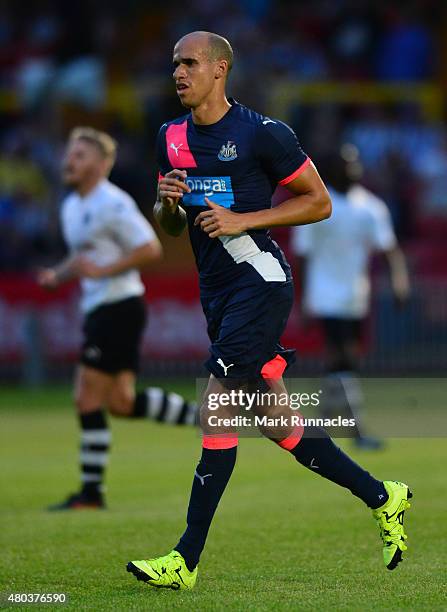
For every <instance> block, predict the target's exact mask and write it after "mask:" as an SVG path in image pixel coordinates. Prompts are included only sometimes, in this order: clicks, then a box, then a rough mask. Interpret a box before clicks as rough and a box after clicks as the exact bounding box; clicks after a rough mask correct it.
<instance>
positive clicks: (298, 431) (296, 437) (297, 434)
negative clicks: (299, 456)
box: [277, 425, 304, 451]
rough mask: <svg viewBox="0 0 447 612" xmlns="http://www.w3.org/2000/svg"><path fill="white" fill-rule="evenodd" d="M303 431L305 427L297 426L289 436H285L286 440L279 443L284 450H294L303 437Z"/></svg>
mask: <svg viewBox="0 0 447 612" xmlns="http://www.w3.org/2000/svg"><path fill="white" fill-rule="evenodd" d="M303 433H304V427H303V426H302V425H299V426H297V427H295V429H294V430H293V431H292V433H291V434H290V435H289V436H287V438H284V440H281V442H278V443H277V444H278V446H280V447H281V448H283V449H284V450H287V451H292V450H293V449H294V448H295V446H297V445H298V444H299V443H300V440H301V438H302V437H303Z"/></svg>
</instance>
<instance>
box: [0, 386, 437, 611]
mask: <svg viewBox="0 0 447 612" xmlns="http://www.w3.org/2000/svg"><path fill="white" fill-rule="evenodd" d="M170 386H171V387H173V388H175V385H172V384H171V385H170ZM176 390H181V391H183V392H187V393H188V391H189V395H190V396H192V395H193V388H192V386H191V387H189V388H188V387H187V386H182V385H177V387H176ZM70 395H71V393H70V390H69V388H68V387H59V388H57V387H55V388H53V387H51V388H50V387H49V388H45V389H42V390H39V391H20V390H17V389H12V388H11V389H9V390H3V391H2V392H1V409H0V419H1V440H0V452H1V465H2V469H1V477H0V478H1V480H0V489H1V492H2V493H1V497H2V504H1V529H0V532H1V541H2V552H1V566H2V568H1V575H0V576H1V577H0V580H1V583H2V584H1V588H0V591H2V592H3V593H6V592H15V593H23V592H27V593H33V592H34V593H61V592H64V593H67V595H68V598H69V603H68V604H66V609H78V610H79V609H82V610H98V611H99V610H118V611H121V610H122V611H127V610H145V611H146V610H147V611H152V610H166V611H170V610H187V611H190V610H191V611H196V610H199V611H202V610H206V611H207V610H209V611H215V610H244V611H249V610H256V611H257V610H272V609H276V610H353V611H358V610H378V611H381V610H411V611H413V610H446V609H447V599H446V575H447V574H446V567H447V547H446V541H447V521H446V516H447V512H446V487H445V482H446V465H447V445H446V441H445V439H443V438H430V439H429V438H426V439H416V438H413V439H403V438H402V439H393V440H391V441H389V444H388V447H387V449H386V450H384V451H381V452H378V453H360V452H358V451H357V452H353V453H352V454H353V456H354V458H355V459H357V460H358V461H360V462H361V463H362V464H363V465H364V466H365V467H366V468H367V469H369V470H370V471H371V472H372V473H374V474H375V475H376V476H377V477H378V478H384V479H385V478H386V479H399V480H403V481H405V482H407V483H408V484H410V486H411V488H412V490H413V492H414V499H413V500H412V501H413V503H412V508H411V509H410V511H409V512H408V513H407V516H406V526H407V532H408V534H409V550H408V552H407V553H406V555H405V560H404V562H403V563H402V564H401V565H400V566H399V567H398V568H397V569H396V570H395V571H393V572H389V571H387V570H386V569H385V568H384V566H383V564H382V559H381V548H380V540H379V536H378V529H377V527H376V525H375V523H374V521H373V520H372V518H371V516H370V512H369V510H368V509H366V508H365V507H364V506H363V504H362V503H361V502H360V501H359V500H357V499H355V498H354V497H353V496H352V495H351V494H350V493H349V492H347V491H345V490H344V489H340V488H338V487H337V486H335V485H333V484H332V483H330V482H328V481H325V480H323V479H321V478H318V477H317V476H316V475H314V474H312V473H311V472H309V471H307V470H306V469H304V468H303V467H301V466H299V465H298V464H297V463H296V462H295V461H294V460H293V459H292V458H291V457H290V456H289V455H288V454H287V453H285V452H283V451H281V450H279V449H277V448H276V447H275V446H274V445H273V444H271V443H269V442H268V441H265V440H261V439H243V440H241V443H240V449H239V456H238V464H237V466H236V469H235V472H234V475H233V478H232V480H231V482H230V484H229V486H228V488H227V491H226V492H225V495H224V497H223V500H222V502H221V505H220V507H219V509H218V511H217V514H216V518H215V520H214V523H213V525H212V527H211V531H210V535H209V540H208V545H207V548H206V549H205V552H204V554H203V557H202V560H201V564H200V568H199V579H198V582H197V586H196V589H195V590H194V591H192V592H186V593H185V592H173V591H165V590H160V591H159V590H155V589H154V590H153V589H150V588H149V587H147V586H146V585H144V584H143V583H140V582H137V581H136V580H135V578H134V577H133V576H131V575H130V574H128V573H127V572H126V563H127V562H128V561H129V560H132V559H140V558H147V557H149V556H157V555H160V554H165V553H167V552H168V551H169V550H170V548H171V547H172V546H173V545H174V544H175V543H176V541H177V538H178V536H179V534H181V533H182V531H183V529H184V524H185V523H184V521H185V511H186V507H187V502H188V496H189V491H190V486H191V480H192V474H193V471H194V467H195V465H196V461H197V459H198V457H199V454H200V438H199V437H198V434H197V432H196V431H195V430H193V429H185V428H173V427H169V426H162V425H158V424H153V423H149V422H145V421H119V420H116V419H115V420H114V421H113V422H112V429H113V449H112V455H111V464H110V468H109V470H108V478H107V486H108V492H107V501H108V504H109V509H108V510H107V511H104V512H92V511H83V512H75V513H66V514H63V513H59V514H49V513H47V512H45V510H44V508H45V506H46V505H47V504H49V503H52V502H57V501H59V500H60V499H61V498H62V497H63V496H64V495H66V494H68V493H70V492H73V491H74V490H75V489H76V487H77V479H78V472H77V426H76V420H75V418H74V416H73V410H72V407H71V398H70ZM342 445H343V446H344V447H345V448H348V449H349V450H350V445H349V443H348V442H347V441H344V442H343V443H342ZM4 603H5V602H4V601H3V604H2V605H4ZM15 607H19V606H15ZM21 607H22V608H23V609H24V606H21ZM29 607H30V609H36V610H37V609H46V610H48V609H49V608H53V606H50V605H48V604H47V605H33V606H29ZM27 609H28V606H27Z"/></svg>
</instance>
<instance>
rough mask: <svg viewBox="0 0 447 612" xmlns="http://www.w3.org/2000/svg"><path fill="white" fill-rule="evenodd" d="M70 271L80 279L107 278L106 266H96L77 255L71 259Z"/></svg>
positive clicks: (82, 256)
mask: <svg viewBox="0 0 447 612" xmlns="http://www.w3.org/2000/svg"><path fill="white" fill-rule="evenodd" d="M72 270H73V273H74V274H75V275H76V276H78V277H80V278H104V277H105V276H108V269H107V266H97V265H96V264H95V263H94V262H93V261H91V259H88V257H85V256H84V255H79V256H78V257H76V258H74V259H73V262H72Z"/></svg>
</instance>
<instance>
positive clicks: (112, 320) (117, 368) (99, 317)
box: [80, 297, 146, 374]
mask: <svg viewBox="0 0 447 612" xmlns="http://www.w3.org/2000/svg"><path fill="white" fill-rule="evenodd" d="M145 324H146V304H145V302H144V299H143V298H142V297H131V298H127V299H126V300H122V301H120V302H113V303H111V304H104V305H103V306H99V307H98V308H96V309H95V310H93V311H92V312H90V313H89V314H88V315H87V316H86V318H85V321H84V325H83V328H82V331H83V333H84V337H85V339H84V342H83V345H82V351H81V358H80V361H81V363H83V364H84V365H87V366H89V367H91V368H95V369H97V370H101V371H102V372H107V373H108V374H116V373H118V372H121V371H122V370H131V371H133V372H137V371H138V365H139V357H140V343H141V338H142V336H143V330H144V326H145Z"/></svg>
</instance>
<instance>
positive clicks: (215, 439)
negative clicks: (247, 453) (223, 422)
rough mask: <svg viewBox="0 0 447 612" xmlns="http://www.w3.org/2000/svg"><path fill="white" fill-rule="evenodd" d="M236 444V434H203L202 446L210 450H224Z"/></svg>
mask: <svg viewBox="0 0 447 612" xmlns="http://www.w3.org/2000/svg"><path fill="white" fill-rule="evenodd" d="M237 445H238V437H237V434H234V433H231V434H218V435H214V436H207V435H205V434H204V435H203V438H202V446H203V448H209V449H211V450H224V449H226V448H233V447H234V446H237Z"/></svg>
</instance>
